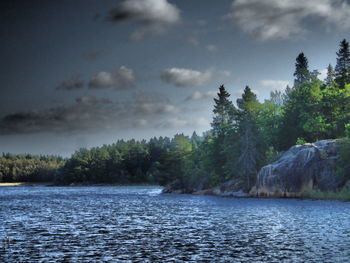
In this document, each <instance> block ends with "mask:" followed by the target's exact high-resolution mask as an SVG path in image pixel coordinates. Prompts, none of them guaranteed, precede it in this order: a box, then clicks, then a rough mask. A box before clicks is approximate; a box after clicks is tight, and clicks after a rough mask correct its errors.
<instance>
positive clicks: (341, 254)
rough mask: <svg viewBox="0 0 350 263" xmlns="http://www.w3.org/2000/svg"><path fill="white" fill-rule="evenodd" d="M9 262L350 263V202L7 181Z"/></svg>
mask: <svg viewBox="0 0 350 263" xmlns="http://www.w3.org/2000/svg"><path fill="white" fill-rule="evenodd" d="M0 241H1V243H0V262H342V263H345V262H350V203H349V202H341V201H311V200H296V199H254V198H241V199H234V198H222V197H214V196H192V195H175V194H161V188H160V187H151V186H148V187H144V186H142V187H116V186H114V187H106V186H101V187H43V186H39V187H1V188H0Z"/></svg>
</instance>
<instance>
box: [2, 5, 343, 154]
mask: <svg viewBox="0 0 350 263" xmlns="http://www.w3.org/2000/svg"><path fill="white" fill-rule="evenodd" d="M349 32H350V3H349V2H347V1H346V0H308V1H305V0H234V1H232V0H219V1H212V0H104V1H101V0H74V1H72V0H60V1H49V0H21V1H19V0H3V1H1V3H0V40H1V42H0V43H1V46H0V47H1V48H0V61H1V63H0V152H12V153H32V154H55V155H56V154H58V155H63V156H69V155H70V154H72V153H73V152H74V151H75V150H77V149H78V148H81V147H94V146H101V145H103V144H110V143H113V142H115V141H117V140H118V139H131V138H135V139H149V138H151V137H154V136H173V135H174V134H176V133H184V134H186V135H191V134H192V132H193V131H196V132H197V133H198V134H201V133H202V132H204V131H206V130H208V129H210V122H211V119H212V109H213V98H214V96H215V95H216V93H217V90H218V87H219V86H220V85H221V84H224V85H225V87H226V89H227V90H228V92H229V93H230V94H231V99H232V101H233V102H235V101H236V99H237V98H238V97H239V96H240V95H241V93H242V91H243V89H244V87H245V86H246V85H248V86H249V87H251V89H252V90H253V91H254V92H255V93H256V94H257V96H258V98H259V100H260V101H261V102H263V101H264V100H265V99H268V98H269V94H270V92H271V91H273V90H282V91H283V89H284V88H285V87H286V86H287V85H288V84H289V85H292V84H293V72H294V64H295V58H296V56H297V55H298V54H299V53H300V52H304V53H305V55H306V56H307V58H308V60H309V67H310V69H311V70H313V69H317V70H319V72H320V73H322V74H321V75H320V76H319V77H320V79H323V78H324V77H325V76H324V75H325V69H326V67H327V66H328V64H329V63H331V64H332V65H333V66H334V65H335V62H336V51H337V50H338V48H339V42H340V41H341V40H342V39H344V38H348V37H349Z"/></svg>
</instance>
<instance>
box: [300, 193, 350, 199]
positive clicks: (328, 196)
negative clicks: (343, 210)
mask: <svg viewBox="0 0 350 263" xmlns="http://www.w3.org/2000/svg"><path fill="white" fill-rule="evenodd" d="M302 197H303V198H305V199H317V200H342V201H350V190H340V191H336V192H323V191H318V190H312V191H308V192H306V193H304V194H303V196H302Z"/></svg>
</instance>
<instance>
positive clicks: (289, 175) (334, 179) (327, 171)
mask: <svg viewBox="0 0 350 263" xmlns="http://www.w3.org/2000/svg"><path fill="white" fill-rule="evenodd" d="M337 153H338V146H337V143H336V141H335V140H323V141H318V142H316V143H312V144H311V143H307V144H304V145H298V146H293V147H291V148H290V149H289V150H288V151H286V152H284V153H283V154H282V155H281V156H280V158H279V159H278V160H277V161H275V162H273V163H271V164H269V165H266V166H264V167H263V168H262V169H261V170H260V171H259V173H258V176H257V183H256V186H255V187H254V188H253V189H252V190H251V191H250V194H251V195H253V196H273V197H298V196H300V195H302V193H303V192H305V191H308V190H311V189H319V190H321V191H334V190H336V189H338V188H339V187H341V186H342V185H344V181H343V178H342V177H341V176H338V175H337V174H336V173H335V164H336V160H337V158H338V155H337Z"/></svg>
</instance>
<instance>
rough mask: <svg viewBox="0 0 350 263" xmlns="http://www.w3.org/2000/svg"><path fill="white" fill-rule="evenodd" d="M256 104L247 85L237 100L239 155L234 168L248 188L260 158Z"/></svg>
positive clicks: (254, 97) (252, 180) (250, 185)
mask: <svg viewBox="0 0 350 263" xmlns="http://www.w3.org/2000/svg"><path fill="white" fill-rule="evenodd" d="M258 104H259V102H258V100H257V97H256V95H255V94H254V93H253V92H252V90H251V89H250V88H249V87H248V86H247V87H246V88H245V89H244V93H243V94H242V98H241V99H238V100H237V105H238V108H239V110H240V112H239V124H238V126H239V135H240V140H239V148H240V150H239V151H240V155H239V158H238V161H237V163H236V168H237V171H238V173H239V175H240V177H241V178H242V180H243V182H244V187H245V188H246V189H250V188H251V187H252V185H253V184H254V178H255V176H256V173H257V165H258V162H259V158H260V152H259V147H258V137H259V132H258V127H257V123H256V109H257V105H258Z"/></svg>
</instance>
